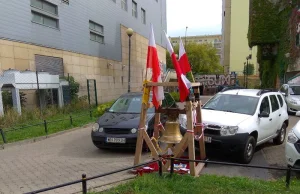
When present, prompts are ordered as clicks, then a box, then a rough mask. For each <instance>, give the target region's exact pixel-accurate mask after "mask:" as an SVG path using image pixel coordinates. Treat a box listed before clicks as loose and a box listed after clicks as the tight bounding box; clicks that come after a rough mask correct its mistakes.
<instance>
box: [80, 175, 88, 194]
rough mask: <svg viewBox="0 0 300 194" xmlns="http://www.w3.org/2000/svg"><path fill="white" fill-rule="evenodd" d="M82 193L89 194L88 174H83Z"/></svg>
mask: <svg viewBox="0 0 300 194" xmlns="http://www.w3.org/2000/svg"><path fill="white" fill-rule="evenodd" d="M81 180H82V193H83V194H87V187H86V174H82V179H81Z"/></svg>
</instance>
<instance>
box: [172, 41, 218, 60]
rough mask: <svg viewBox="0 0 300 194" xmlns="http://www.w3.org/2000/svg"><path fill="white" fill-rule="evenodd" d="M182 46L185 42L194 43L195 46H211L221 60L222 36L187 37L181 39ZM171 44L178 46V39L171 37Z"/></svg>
mask: <svg viewBox="0 0 300 194" xmlns="http://www.w3.org/2000/svg"><path fill="white" fill-rule="evenodd" d="M181 39H182V41H183V44H185V42H187V43H189V42H195V43H197V44H211V45H212V46H213V47H215V48H216V49H217V55H218V56H219V57H220V60H221V48H222V47H221V45H222V35H204V36H187V37H186V38H185V37H181ZM171 42H172V44H173V45H174V46H175V45H178V44H179V43H180V37H171Z"/></svg>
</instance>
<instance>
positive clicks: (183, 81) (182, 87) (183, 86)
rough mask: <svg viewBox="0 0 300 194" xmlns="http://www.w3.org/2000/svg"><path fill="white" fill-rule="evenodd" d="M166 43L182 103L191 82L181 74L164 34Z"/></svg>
mask: <svg viewBox="0 0 300 194" xmlns="http://www.w3.org/2000/svg"><path fill="white" fill-rule="evenodd" d="M165 36H166V41H167V50H168V51H169V53H170V56H171V59H172V62H173V65H174V68H175V71H176V74H177V80H178V87H179V94H180V101H181V102H183V101H185V100H186V98H187V96H188V95H189V88H190V87H191V86H192V84H191V82H190V81H189V80H188V79H187V78H186V77H185V75H184V74H183V73H182V71H181V68H180V65H179V63H178V61H177V59H176V56H175V53H174V50H173V47H172V45H171V42H170V40H169V38H168V35H167V34H166V32H165Z"/></svg>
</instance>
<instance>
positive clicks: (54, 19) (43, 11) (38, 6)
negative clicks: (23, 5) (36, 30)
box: [30, 0, 58, 28]
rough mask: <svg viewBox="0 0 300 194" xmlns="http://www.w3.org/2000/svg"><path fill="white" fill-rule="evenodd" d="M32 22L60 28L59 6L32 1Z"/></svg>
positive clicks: (42, 1)
mask: <svg viewBox="0 0 300 194" xmlns="http://www.w3.org/2000/svg"><path fill="white" fill-rule="evenodd" d="M30 2H31V7H32V8H31V13H32V20H31V21H32V22H34V23H38V24H42V25H45V26H48V27H52V28H58V16H57V5H54V4H52V3H49V2H47V1H44V0H31V1H30Z"/></svg>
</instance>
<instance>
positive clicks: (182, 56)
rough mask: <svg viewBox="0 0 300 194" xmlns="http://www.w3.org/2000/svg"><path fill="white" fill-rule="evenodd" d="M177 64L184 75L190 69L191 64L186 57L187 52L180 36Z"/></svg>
mask: <svg viewBox="0 0 300 194" xmlns="http://www.w3.org/2000/svg"><path fill="white" fill-rule="evenodd" d="M178 62H179V65H180V67H181V70H182V73H183V74H184V75H186V74H187V73H188V72H190V71H191V66H190V63H189V60H188V57H187V54H186V52H185V49H184V46H183V42H182V39H181V37H180V45H179V60H178Z"/></svg>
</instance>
